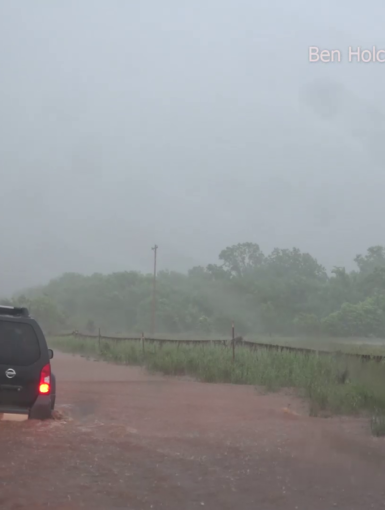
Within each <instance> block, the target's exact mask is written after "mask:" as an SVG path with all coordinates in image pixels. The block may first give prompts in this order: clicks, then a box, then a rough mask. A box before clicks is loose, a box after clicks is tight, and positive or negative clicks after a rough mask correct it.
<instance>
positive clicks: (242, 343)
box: [51, 330, 385, 363]
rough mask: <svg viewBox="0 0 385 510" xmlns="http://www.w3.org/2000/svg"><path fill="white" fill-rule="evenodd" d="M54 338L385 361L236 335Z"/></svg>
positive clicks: (79, 334)
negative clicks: (188, 338)
mask: <svg viewBox="0 0 385 510" xmlns="http://www.w3.org/2000/svg"><path fill="white" fill-rule="evenodd" d="M51 336H53V337H61V338H62V337H74V338H84V339H94V340H98V342H99V345H100V342H101V341H102V340H107V341H113V342H116V343H117V342H130V341H131V342H141V345H142V349H143V350H144V344H145V343H150V344H154V343H158V344H159V345H161V346H162V345H164V344H166V343H168V344H174V345H177V346H179V345H216V346H222V347H230V346H231V347H232V349H233V360H235V347H236V346H238V347H247V348H249V349H251V350H257V349H267V350H272V351H278V352H297V353H302V354H308V355H309V354H319V355H326V356H345V357H349V358H358V359H361V360H363V361H370V360H372V361H376V362H377V363H380V362H381V361H383V360H385V356H380V355H372V354H353V353H347V352H342V351H324V350H320V349H309V348H305V347H290V346H287V345H277V344H264V343H259V342H251V341H250V340H244V339H243V338H242V337H241V336H238V337H235V336H234V333H233V335H232V337H233V338H232V339H229V340H223V339H221V340H175V339H171V338H148V337H145V336H144V334H143V333H142V335H141V336H138V337H116V336H105V335H101V334H100V330H99V334H98V335H92V334H85V333H80V332H79V331H73V332H71V333H64V334H61V335H60V334H57V335H51Z"/></svg>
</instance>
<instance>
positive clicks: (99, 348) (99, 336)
mask: <svg viewBox="0 0 385 510" xmlns="http://www.w3.org/2000/svg"><path fill="white" fill-rule="evenodd" d="M98 346H99V351H100V328H99V336H98Z"/></svg>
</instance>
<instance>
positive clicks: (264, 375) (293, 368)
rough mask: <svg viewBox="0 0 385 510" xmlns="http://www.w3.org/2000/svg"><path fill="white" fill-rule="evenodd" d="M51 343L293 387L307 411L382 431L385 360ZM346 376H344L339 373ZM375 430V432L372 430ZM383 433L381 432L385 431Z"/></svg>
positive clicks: (229, 379) (162, 368)
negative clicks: (365, 422)
mask: <svg viewBox="0 0 385 510" xmlns="http://www.w3.org/2000/svg"><path fill="white" fill-rule="evenodd" d="M49 343H50V346H51V347H53V348H56V349H58V350H60V351H62V352H70V353H77V354H82V355H84V356H89V357H96V358H98V359H103V360H105V361H108V362H112V363H119V364H126V365H141V366H144V367H146V368H147V369H148V370H149V371H151V372H161V373H163V374H167V375H189V376H193V377H195V378H197V379H198V380H200V381H204V382H212V383H219V382H223V383H232V384H249V385H255V386H259V387H264V388H265V389H266V390H268V391H278V390H280V389H282V388H293V389H296V390H297V391H298V393H299V395H301V396H303V397H305V398H307V399H308V400H309V403H310V414H311V415H313V416H318V415H322V414H323V413H325V412H327V413H331V414H345V415H357V414H362V413H367V414H369V413H370V415H372V416H375V419H374V418H372V430H373V433H377V432H378V431H380V432H381V431H382V428H383V429H384V431H385V418H382V417H383V416H385V364H383V363H375V362H372V361H369V362H362V361H361V360H359V359H357V360H356V359H348V358H345V357H343V356H333V355H331V356H318V355H316V354H311V355H303V354H301V353H295V352H274V351H270V350H266V349H258V350H255V351H250V350H248V349H247V348H243V347H237V349H236V357H235V362H234V363H233V361H232V349H229V348H226V347H215V346H209V345H207V346H200V345H199V346H191V345H187V346H184V345H180V346H179V347H177V346H175V345H170V344H165V345H164V346H163V347H160V346H159V345H157V344H145V348H144V351H143V349H142V346H141V344H140V342H137V343H134V342H120V343H114V342H111V341H102V342H101V345H100V348H99V345H98V341H97V340H94V339H85V340H83V339H82V340H81V339H77V338H72V337H65V338H54V339H51V340H50V342H49ZM344 374H345V378H344V377H343V375H344ZM375 431H376V432H375ZM384 433H385V432H384Z"/></svg>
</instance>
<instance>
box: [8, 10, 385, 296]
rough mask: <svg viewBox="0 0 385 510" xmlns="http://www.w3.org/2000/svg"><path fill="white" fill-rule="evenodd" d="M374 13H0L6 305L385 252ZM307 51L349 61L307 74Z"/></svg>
mask: <svg viewBox="0 0 385 510" xmlns="http://www.w3.org/2000/svg"><path fill="white" fill-rule="evenodd" d="M384 11H385V9H384V5H383V3H380V1H379V0H377V1H368V2H366V4H365V8H363V6H362V4H361V3H358V2H348V1H346V0H343V1H341V2H339V3H338V7H337V6H335V5H334V3H332V2H331V1H329V0H328V1H326V2H325V1H324V2H322V3H321V2H319V3H318V2H317V3H314V2H313V3H312V2H310V3H309V2H308V1H307V2H305V1H304V0H303V1H302V0H293V1H292V2H290V3H289V2H285V1H284V0H279V1H271V2H269V3H266V4H263V5H262V4H258V3H257V2H255V1H253V0H250V1H246V0H238V1H237V2H235V1H234V0H233V1H227V0H220V1H219V0H209V1H202V0H200V1H194V2H180V1H176V0H175V1H171V0H168V1H166V0H164V1H162V2H158V1H155V0H153V1H151V2H150V1H147V2H145V1H141V2H128V1H122V0H121V1H117V0H115V1H110V2H106V1H105V0H104V1H101V0H100V1H97V0H92V1H91V0H82V2H78V1H77V2H75V1H68V0H67V1H66V2H59V1H56V2H55V1H53V2H39V1H37V2H30V1H26V0H24V1H21V0H20V1H18V2H9V1H8V2H7V1H5V0H3V1H0V48H1V49H0V70H1V80H0V140H1V142H0V176H1V185H0V214H1V217H2V219H3V221H2V241H1V255H0V260H1V268H2V271H1V276H0V287H1V290H2V293H8V292H13V291H15V290H17V289H20V288H25V287H27V286H31V285H35V284H39V283H45V282H46V281H47V280H49V279H50V278H52V277H54V276H57V275H59V274H61V273H63V272H67V271H76V272H82V273H87V274H88V273H92V272H95V271H97V272H111V271H119V270H124V269H127V270H131V269H137V270H141V271H150V270H151V264H152V255H153V253H152V251H151V246H152V245H153V244H154V243H157V244H158V245H159V247H160V248H159V267H160V268H161V269H163V268H170V269H175V270H182V271H184V270H186V269H187V268H189V267H191V266H194V265H198V264H204V265H205V264H207V263H209V262H215V261H216V259H217V256H218V253H219V252H220V251H221V250H222V249H223V248H224V247H226V246H228V245H231V244H235V243H238V242H243V241H252V242H257V243H259V244H260V246H261V248H262V249H263V250H264V251H269V250H271V249H273V248H274V247H281V248H291V247H293V246H296V247H298V248H300V249H301V250H304V251H308V252H310V253H311V254H312V255H314V256H315V257H317V259H318V260H319V261H320V262H321V263H323V264H324V265H325V266H326V267H328V268H330V267H332V266H334V265H341V266H342V265H346V266H348V267H349V266H350V265H351V264H352V260H353V258H354V256H355V255H356V254H357V253H362V252H364V251H365V250H366V248H367V247H369V246H371V245H375V244H384V227H383V226H384V220H383V217H384V214H385V201H384V199H383V189H384V184H385V172H384V162H385V154H384V152H383V151H384V150H383V148H382V147H383V139H384V138H383V136H384V112H385V104H384V103H385V101H384V99H383V89H384V85H385V79H384V69H385V67H384V66H385V64H381V63H367V64H364V63H356V62H350V63H349V62H347V61H346V58H345V57H346V55H347V51H348V47H349V46H352V47H354V48H356V47H357V46H361V47H362V48H372V46H377V48H379V49H381V48H385V37H384V36H383V35H382V32H383V26H382V25H383V14H384ZM309 46H319V47H320V48H322V49H324V48H327V49H340V50H341V53H342V55H343V61H342V62H340V63H338V62H334V63H327V64H325V63H320V62H318V63H309V57H308V52H309Z"/></svg>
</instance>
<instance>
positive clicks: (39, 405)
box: [0, 395, 52, 420]
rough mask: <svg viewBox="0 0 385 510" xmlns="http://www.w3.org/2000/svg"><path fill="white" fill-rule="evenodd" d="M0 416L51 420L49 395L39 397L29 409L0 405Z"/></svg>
mask: <svg viewBox="0 0 385 510" xmlns="http://www.w3.org/2000/svg"><path fill="white" fill-rule="evenodd" d="M0 414H25V415H27V416H28V418H29V419H31V420H49V419H50V418H52V400H51V395H39V396H38V397H37V399H36V401H35V403H34V404H33V406H32V407H31V408H28V407H16V406H15V407H13V406H2V405H0Z"/></svg>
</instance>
